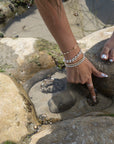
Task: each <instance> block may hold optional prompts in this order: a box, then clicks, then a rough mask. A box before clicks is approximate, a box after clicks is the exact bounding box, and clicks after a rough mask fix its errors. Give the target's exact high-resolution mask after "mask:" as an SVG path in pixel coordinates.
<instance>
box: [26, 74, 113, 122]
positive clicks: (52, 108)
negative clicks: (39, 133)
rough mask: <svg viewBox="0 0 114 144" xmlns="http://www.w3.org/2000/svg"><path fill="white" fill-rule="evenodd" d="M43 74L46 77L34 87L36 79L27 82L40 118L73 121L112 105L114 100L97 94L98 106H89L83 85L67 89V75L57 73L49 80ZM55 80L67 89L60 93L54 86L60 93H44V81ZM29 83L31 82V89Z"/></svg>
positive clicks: (30, 95) (70, 86)
mask: <svg viewBox="0 0 114 144" xmlns="http://www.w3.org/2000/svg"><path fill="white" fill-rule="evenodd" d="M43 74H44V75H43V76H42V79H39V81H36V83H34V85H32V83H33V82H34V79H32V78H31V79H30V81H28V82H27V83H28V86H29V91H28V92H29V93H28V94H29V97H30V99H31V101H32V102H33V104H34V107H35V110H36V114H37V117H38V118H39V117H40V115H46V116H47V117H46V120H47V121H50V120H53V121H56V120H57V121H58V120H65V119H71V118H75V117H78V116H81V115H84V114H86V113H89V112H95V111H102V110H104V109H106V108H108V107H110V106H111V105H112V100H111V99H109V98H107V97H104V96H103V95H102V94H100V93H98V94H97V98H98V100H99V102H98V104H96V105H94V106H91V105H90V104H88V101H87V100H88V95H89V92H88V90H87V89H86V88H85V87H83V86H81V85H75V84H69V86H68V87H66V79H65V77H66V75H65V73H64V72H56V73H55V74H52V75H51V76H50V78H48V79H45V78H44V79H43V77H45V76H46V74H47V73H46V74H45V73H43ZM39 77H40V76H39ZM33 78H34V77H33ZM36 78H37V77H36ZM55 78H56V79H58V81H59V85H60V86H61V88H62V87H63V86H65V89H64V87H63V89H62V91H59V89H56V86H55V85H52V86H53V89H56V90H58V91H56V92H52V93H50V92H47V93H45V92H42V89H41V86H42V83H43V82H44V80H45V82H46V81H47V82H48V81H49V79H50V80H51V81H52V80H53V81H54V79H55ZM32 80H33V81H32ZM63 81H64V83H63ZM29 82H31V87H30V83H29ZM27 83H26V84H27ZM53 84H54V83H53ZM46 87H47V89H48V87H50V85H47V86H46ZM54 87H55V88H54ZM69 108H70V109H69ZM65 110H67V111H65ZM63 111H64V112H63ZM58 112H59V113H58Z"/></svg>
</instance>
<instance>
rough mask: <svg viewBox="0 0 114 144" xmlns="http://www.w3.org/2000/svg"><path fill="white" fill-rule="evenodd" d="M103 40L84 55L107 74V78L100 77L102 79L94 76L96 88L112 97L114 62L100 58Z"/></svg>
mask: <svg viewBox="0 0 114 144" xmlns="http://www.w3.org/2000/svg"><path fill="white" fill-rule="evenodd" d="M105 42H106V40H105V41H102V42H100V43H98V44H96V45H94V46H93V47H92V48H91V49H90V50H89V51H87V52H86V56H87V58H88V59H89V60H90V61H91V62H92V63H93V64H94V66H95V67H96V68H97V69H98V70H99V71H101V72H104V73H106V74H107V75H108V78H102V80H101V79H100V78H97V77H94V84H95V86H96V88H97V89H98V90H99V91H100V92H102V93H103V94H104V95H105V96H111V97H114V63H111V62H109V61H108V60H107V61H104V60H101V58H100V53H101V50H102V48H103V46H104V44H105Z"/></svg>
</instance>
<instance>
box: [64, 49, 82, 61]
mask: <svg viewBox="0 0 114 144" xmlns="http://www.w3.org/2000/svg"><path fill="white" fill-rule="evenodd" d="M81 53H82V52H81V50H80V51H79V53H78V54H77V55H76V56H75V57H73V58H72V59H69V60H65V58H64V59H63V61H64V62H65V63H72V62H74V61H75V60H76V59H77V58H78V57H79V55H80V54H81Z"/></svg>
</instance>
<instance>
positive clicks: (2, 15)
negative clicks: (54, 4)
mask: <svg viewBox="0 0 114 144" xmlns="http://www.w3.org/2000/svg"><path fill="white" fill-rule="evenodd" d="M32 4H33V1H32V0H27V1H21V2H19V1H17V0H1V1H0V24H3V23H4V24H6V23H8V21H9V20H10V19H11V18H13V17H15V14H17V13H18V15H19V14H22V13H23V12H25V10H26V8H27V6H31V5H32Z"/></svg>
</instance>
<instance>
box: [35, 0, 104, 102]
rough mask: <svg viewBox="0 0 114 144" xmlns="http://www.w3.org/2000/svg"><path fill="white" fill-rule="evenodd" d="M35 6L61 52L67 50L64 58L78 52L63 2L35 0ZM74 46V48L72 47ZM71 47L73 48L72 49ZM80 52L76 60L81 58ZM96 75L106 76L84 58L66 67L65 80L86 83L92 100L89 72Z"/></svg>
mask: <svg viewBox="0 0 114 144" xmlns="http://www.w3.org/2000/svg"><path fill="white" fill-rule="evenodd" d="M36 4H37V7H38V9H39V11H40V14H41V15H42V17H43V19H44V21H45V23H46V25H47V27H48V29H49V30H50V32H51V33H52V35H53V36H54V38H55V40H56V41H57V43H58V45H59V47H60V49H61V51H62V52H63V53H65V52H69V53H68V54H67V55H64V56H65V59H71V58H73V57H74V56H75V55H77V54H78V52H79V51H80V48H79V47H78V44H77V42H76V40H75V38H74V36H73V34H72V31H71V29H70V26H69V23H68V20H67V17H66V14H65V11H64V8H63V4H62V1H61V0H36ZM73 47H75V49H73ZM72 49H73V50H72ZM82 57H83V54H81V55H80V56H79V57H78V59H77V61H79V60H80V59H82ZM92 73H93V74H94V75H96V76H98V77H106V76H107V75H105V74H103V73H101V72H99V71H97V70H96V69H95V67H94V66H93V65H92V64H91V63H90V62H89V61H88V60H87V59H85V60H84V61H83V62H82V63H81V64H80V65H79V66H77V67H72V68H68V67H67V80H68V82H71V83H82V84H85V83H86V84H87V86H88V89H89V91H90V93H91V96H92V98H93V100H94V101H96V95H95V91H94V86H93V82H92V78H91V74H92Z"/></svg>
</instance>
